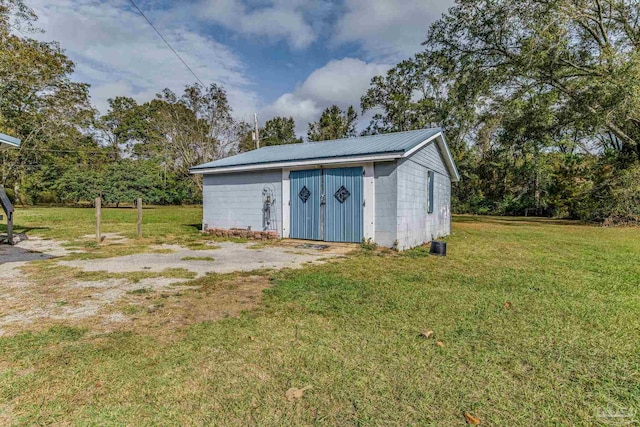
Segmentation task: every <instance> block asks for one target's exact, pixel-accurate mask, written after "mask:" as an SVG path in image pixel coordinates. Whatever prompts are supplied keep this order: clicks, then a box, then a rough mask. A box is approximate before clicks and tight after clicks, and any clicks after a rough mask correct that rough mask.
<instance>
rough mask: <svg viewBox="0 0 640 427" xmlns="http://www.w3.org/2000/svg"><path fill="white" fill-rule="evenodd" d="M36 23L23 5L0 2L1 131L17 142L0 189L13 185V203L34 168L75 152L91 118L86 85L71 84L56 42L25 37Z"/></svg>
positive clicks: (13, 0) (66, 60)
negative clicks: (51, 159) (13, 136)
mask: <svg viewBox="0 0 640 427" xmlns="http://www.w3.org/2000/svg"><path fill="white" fill-rule="evenodd" d="M36 19H37V18H36V16H35V14H34V13H33V11H32V10H31V9H30V8H29V7H27V6H26V5H25V3H24V2H23V1H22V0H0V130H1V131H5V132H7V133H10V134H12V135H15V136H17V137H19V138H21V139H22V145H21V146H20V149H19V150H11V152H9V153H5V154H3V158H4V160H3V164H2V182H1V183H0V184H2V185H8V184H10V183H11V184H13V187H14V188H13V190H14V195H15V198H16V200H17V201H18V202H24V201H25V200H24V197H23V195H22V191H21V190H22V185H23V184H25V183H26V182H27V181H28V180H29V175H30V174H31V173H33V170H32V168H33V167H34V165H36V166H37V165H46V163H47V160H48V159H47V158H50V156H49V154H53V153H54V151H52V150H56V151H55V152H57V153H58V154H63V153H67V152H72V151H74V150H76V149H77V148H76V146H77V141H78V140H82V139H83V138H84V136H83V134H82V132H81V131H80V130H81V129H87V128H89V127H90V124H91V122H92V120H93V117H94V113H95V112H94V110H93V109H92V108H91V105H90V104H89V96H88V85H86V84H82V83H76V82H74V81H72V80H71V74H72V73H73V70H74V64H73V62H72V61H71V60H70V59H69V58H68V57H67V56H66V55H65V54H64V51H63V50H62V49H61V47H60V46H59V45H58V43H56V42H41V41H38V40H35V39H33V38H30V37H28V36H27V35H25V34H28V33H29V32H31V31H36V30H35V28H34V26H33V23H34V22H35V20H36ZM23 31H26V33H25V32H23ZM45 184H46V183H45Z"/></svg>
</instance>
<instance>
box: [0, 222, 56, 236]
mask: <svg viewBox="0 0 640 427" xmlns="http://www.w3.org/2000/svg"><path fill="white" fill-rule="evenodd" d="M50 229H51V227H24V226H21V225H14V226H13V233H14V234H26V233H29V232H31V231H38V230H50ZM0 232H2V233H6V232H7V225H6V224H0Z"/></svg>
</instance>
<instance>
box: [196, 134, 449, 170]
mask: <svg viewBox="0 0 640 427" xmlns="http://www.w3.org/2000/svg"><path fill="white" fill-rule="evenodd" d="M440 132H441V130H440V129H439V128H431V129H420V130H412V131H407V132H395V133H387V134H381V135H371V136H360V137H356V138H345V139H334V140H331V141H320V142H305V143H302V144H288V145H275V146H270V147H263V148H259V149H257V150H253V151H248V152H246V153H242V154H238V155H236V156H231V157H226V158H224V159H220V160H215V161H213V162H209V163H204V164H202V165H198V166H195V167H193V168H191V170H192V172H195V173H197V172H198V170H201V169H216V168H227V167H232V166H245V165H260V164H265V165H266V164H269V163H283V162H297V161H301V160H314V159H318V160H320V159H322V160H324V159H334V158H349V157H356V156H366V155H375V154H385V153H398V154H402V153H405V152H407V151H409V150H411V149H412V148H414V147H415V146H417V145H419V144H420V143H422V142H424V141H426V140H428V139H429V138H431V137H433V136H435V135H437V134H438V133H440Z"/></svg>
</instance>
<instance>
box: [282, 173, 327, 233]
mask: <svg viewBox="0 0 640 427" xmlns="http://www.w3.org/2000/svg"><path fill="white" fill-rule="evenodd" d="M289 182H290V185H291V195H290V199H289V200H290V203H291V231H290V233H289V237H291V238H292V239H305V240H322V218H321V213H322V210H321V208H322V206H321V202H322V170H320V169H313V170H303V171H291V172H290V173H289Z"/></svg>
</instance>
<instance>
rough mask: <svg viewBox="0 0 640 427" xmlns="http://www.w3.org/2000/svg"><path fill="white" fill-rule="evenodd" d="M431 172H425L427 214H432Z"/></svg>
mask: <svg viewBox="0 0 640 427" xmlns="http://www.w3.org/2000/svg"><path fill="white" fill-rule="evenodd" d="M433 175H434V173H433V171H428V172H427V213H433V178H434V176H433Z"/></svg>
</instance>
